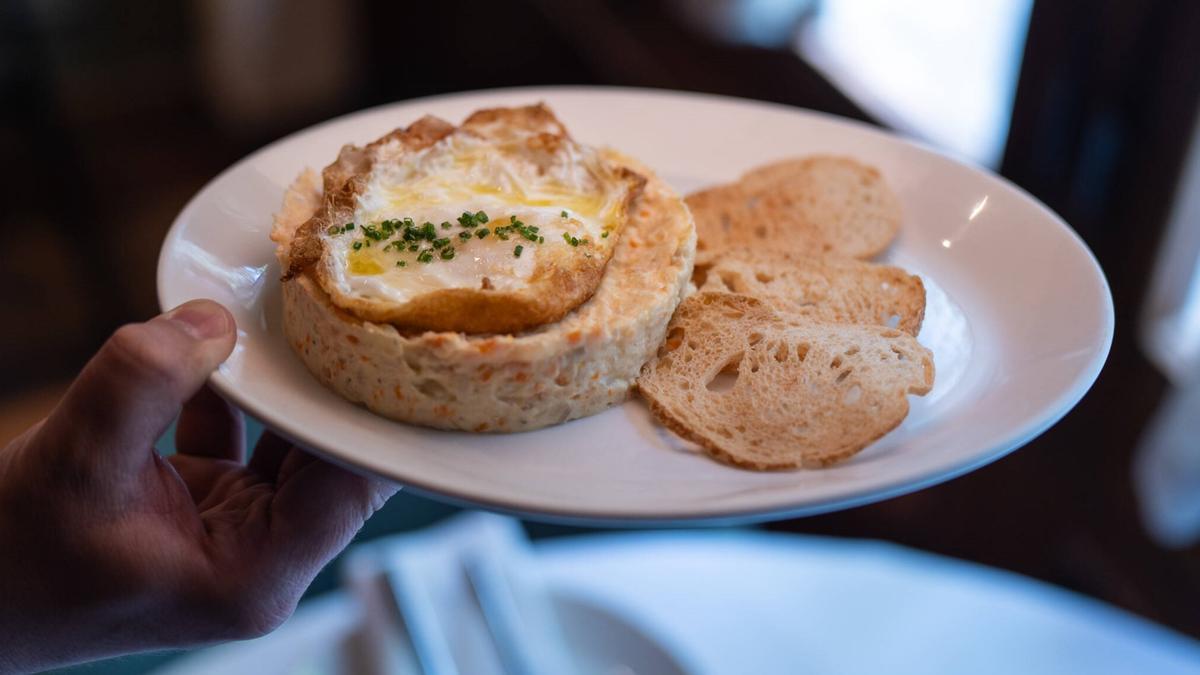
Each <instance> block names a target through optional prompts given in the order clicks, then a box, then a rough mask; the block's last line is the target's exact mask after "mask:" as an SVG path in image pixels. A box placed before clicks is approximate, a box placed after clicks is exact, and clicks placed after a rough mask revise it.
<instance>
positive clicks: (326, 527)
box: [270, 449, 399, 574]
mask: <svg viewBox="0 0 1200 675" xmlns="http://www.w3.org/2000/svg"><path fill="white" fill-rule="evenodd" d="M292 452H293V453H295V455H291V454H289V456H288V457H287V461H286V462H285V466H284V467H282V469H288V470H289V471H282V472H281V473H282V474H283V477H282V478H281V482H280V483H279V484H277V486H276V494H275V498H274V500H272V504H271V532H270V541H271V544H272V548H273V549H274V550H275V552H276V556H277V558H278V559H281V560H290V561H291V562H290V564H293V565H294V564H302V565H305V567H306V569H307V571H308V572H310V573H311V574H316V573H317V572H318V571H319V570H320V569H321V568H322V567H323V566H324V565H325V564H326V563H328V562H329V561H330V560H331V559H333V557H334V556H335V555H337V554H338V552H339V551H341V550H342V549H343V548H345V547H346V545H347V544H349V543H350V540H351V539H353V538H354V535H355V534H356V533H357V532H358V530H359V529H360V528H362V526H363V523H365V522H366V521H367V519H368V518H370V517H371V514H373V513H375V512H376V511H377V510H379V508H381V507H382V506H383V505H384V503H386V502H387V500H388V498H389V497H391V496H392V495H393V494H395V493H396V491H397V490H398V489H399V488H398V486H396V485H395V484H394V483H389V482H385V481H382V480H379V479H375V478H368V477H366V476H360V475H358V474H356V473H353V472H351V471H348V470H346V469H343V468H341V467H339V466H336V465H334V464H330V463H329V462H326V461H324V460H322V459H318V458H316V457H313V456H312V455H309V454H308V453H305V452H304V451H302V450H299V449H294V450H293V451H292ZM285 564H289V563H285Z"/></svg>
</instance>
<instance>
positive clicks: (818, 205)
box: [687, 156, 900, 265]
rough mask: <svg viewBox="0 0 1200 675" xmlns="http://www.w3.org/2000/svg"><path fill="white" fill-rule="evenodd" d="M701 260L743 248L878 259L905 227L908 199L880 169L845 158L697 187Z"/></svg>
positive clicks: (796, 162)
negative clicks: (904, 209) (904, 200)
mask: <svg viewBox="0 0 1200 675" xmlns="http://www.w3.org/2000/svg"><path fill="white" fill-rule="evenodd" d="M687 204H688V207H689V208H691V210H692V215H693V217H695V219H696V235H697V237H699V239H698V241H697V244H696V264H697V265H706V264H708V263H711V262H712V261H713V260H715V259H716V258H718V257H720V256H721V255H722V253H723V252H724V251H727V250H730V249H733V248H739V247H755V248H770V249H772V250H778V251H786V252H789V253H794V254H800V255H835V256H841V257H848V258H864V259H865V258H870V257H872V256H874V255H876V254H878V253H879V252H881V251H883V250H884V249H885V248H887V246H888V244H890V243H891V241H892V239H894V238H895V236H896V233H897V232H898V231H899V228H900V203H899V201H898V200H897V199H896V196H895V195H894V194H893V193H892V191H891V190H890V189H889V188H888V186H887V184H886V183H885V182H884V180H883V177H882V176H881V175H880V174H879V171H878V170H876V169H874V168H872V167H869V166H866V165H864V164H860V163H859V162H856V161H854V160H852V159H847V158H842V157H828V156H814V157H807V158H803V159H790V160H785V161H782V162H777V163H775V164H768V165H766V166H763V167H760V168H757V169H754V170H753V171H750V172H749V173H747V174H745V175H744V176H742V178H741V180H739V181H737V182H736V183H730V184H726V185H720V186H717V187H713V188H709V189H707V190H701V191H699V192H693V193H692V194H690V195H688V197H687Z"/></svg>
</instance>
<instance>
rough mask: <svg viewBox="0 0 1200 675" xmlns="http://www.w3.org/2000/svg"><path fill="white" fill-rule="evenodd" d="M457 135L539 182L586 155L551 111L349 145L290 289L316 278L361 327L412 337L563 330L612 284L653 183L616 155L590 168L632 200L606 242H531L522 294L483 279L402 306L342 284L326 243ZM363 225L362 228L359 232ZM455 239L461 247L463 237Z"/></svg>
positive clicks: (418, 128)
mask: <svg viewBox="0 0 1200 675" xmlns="http://www.w3.org/2000/svg"><path fill="white" fill-rule="evenodd" d="M456 134H464V135H469V136H471V137H472V138H475V139H483V140H484V141H485V142H486V143H488V144H489V145H488V147H489V148H491V152H493V153H501V154H503V155H504V156H505V157H506V158H511V161H512V162H514V163H516V162H522V163H524V166H525V167H526V168H528V167H533V169H534V170H537V171H539V172H540V171H542V170H543V168H544V167H546V166H549V165H551V164H553V163H554V162H560V163H561V162H563V161H582V160H577V159H576V158H577V156H578V152H579V150H578V148H579V147H581V146H578V145H577V144H576V143H575V142H574V141H573V140H571V138H570V137H569V136H568V135H567V132H566V130H565V129H564V127H563V126H562V124H561V123H560V122H559V121H558V120H557V119H556V118H555V117H554V115H553V113H552V112H550V110H549V109H548V108H546V107H545V106H544V105H535V106H528V107H524V108H498V109H492V110H481V111H479V112H476V113H474V114H473V115H471V116H470V117H469V118H468V119H467V120H466V121H465V122H463V124H462V126H461V127H455V126H453V125H451V124H450V123H448V122H445V121H443V120H440V119H438V118H435V117H424V118H422V119H420V120H418V121H417V122H415V123H414V124H412V125H411V126H409V127H407V128H405V129H397V130H396V131H393V132H391V133H389V134H388V135H386V136H384V137H382V138H380V139H378V140H376V141H374V142H372V143H370V144H368V145H366V146H364V147H358V146H353V145H348V146H346V147H344V148H343V149H342V151H341V153H340V154H339V156H338V158H337V160H336V161H335V162H334V163H332V164H330V165H329V166H328V167H326V168H325V170H324V172H323V181H322V182H323V197H322V202H321V205H320V207H319V208H318V210H317V211H316V213H315V214H314V215H313V217H312V218H311V219H310V220H309V221H308V222H306V223H305V224H304V225H302V226H301V227H300V228H299V229H298V231H297V232H296V233H295V237H294V238H293V239H292V240H291V244H290V247H289V250H288V259H287V264H286V266H285V270H286V272H285V274H284V276H283V281H284V283H291V282H292V281H294V280H295V279H296V278H298V277H299V276H301V275H305V274H307V275H310V276H311V277H312V278H313V279H314V280H315V281H316V282H317V283H318V284H319V285H320V287H321V288H322V290H324V291H325V292H326V293H327V294H328V295H329V297H330V300H331V302H332V303H333V304H334V305H335V306H337V307H338V308H339V309H341V310H343V311H345V312H347V313H349V314H351V315H353V316H355V317H357V318H358V319H361V320H366V321H372V322H376V323H388V324H392V325H393V326H396V327H397V328H398V329H400V330H403V331H424V330H432V331H457V332H463V333H469V334H481V333H517V332H520V331H523V330H528V329H531V328H535V327H537V326H541V325H545V324H550V323H553V322H555V321H558V320H559V319H561V318H562V317H563V316H564V315H566V314H567V313H568V312H570V311H571V310H572V309H575V308H576V307H578V306H579V305H580V304H581V303H583V302H584V301H586V300H587V299H588V298H590V297H591V296H592V294H593V293H594V292H595V290H596V288H597V287H598V285H599V284H600V281H601V279H602V277H603V276H604V270H605V266H606V265H607V264H608V261H609V258H610V257H611V255H612V253H613V250H614V249H615V247H616V244H617V242H618V241H619V239H620V236H621V233H622V231H623V229H624V226H625V224H626V222H627V221H628V212H629V210H630V209H631V208H632V207H633V205H634V203H635V201H636V200H637V198H638V195H639V194H640V192H641V190H642V188H643V186H644V185H645V182H646V180H645V178H644V177H643V176H642V175H640V174H638V173H637V172H635V171H634V170H632V169H631V168H629V167H628V166H625V165H623V164H621V163H620V162H619V161H617V160H616V159H615V154H611V153H604V152H599V153H598V155H597V157H598V159H597V160H596V161H595V162H594V163H593V164H588V165H587V167H586V168H587V171H588V173H587V174H586V176H587V177H588V179H589V180H595V181H601V182H603V184H605V185H609V186H614V187H613V188H612V189H616V190H620V191H621V194H622V195H623V196H622V198H621V199H620V201H619V204H618V206H617V208H616V209H615V212H614V215H613V216H612V218H611V227H610V228H609V230H608V231H607V234H606V236H605V237H604V238H599V237H594V238H593V240H591V241H588V242H587V245H586V246H578V247H572V246H567V245H565V244H564V243H563V241H562V240H560V239H558V238H557V237H552V238H550V240H548V241H545V242H543V243H541V244H536V245H535V244H532V243H530V242H528V241H526V242H523V243H524V244H525V248H526V249H527V250H526V254H527V257H531V256H534V255H536V266H535V267H534V268H533V270H532V273H531V275H530V276H529V278H528V279H527V280H525V282H524V283H523V284H522V285H520V286H518V287H499V286H497V285H495V284H493V283H492V280H490V279H489V278H488V277H487V276H486V275H485V276H482V277H480V278H476V279H474V280H473V281H472V283H471V285H469V286H467V285H457V286H454V285H451V286H441V287H432V288H431V289H430V290H427V291H423V292H421V293H418V294H415V295H413V296H412V297H407V298H405V299H404V300H403V301H397V300H395V299H393V298H388V297H377V296H365V295H363V294H361V293H356V292H354V291H353V289H348V288H346V287H345V284H339V283H338V280H337V279H336V278H335V277H334V276H333V275H332V270H333V269H334V267H335V265H334V261H333V260H332V259H331V257H330V256H331V255H332V253H331V248H330V245H329V243H328V241H329V239H328V236H327V235H326V233H327V231H328V230H330V229H331V228H333V229H336V228H337V227H338V226H341V225H342V224H344V223H348V222H354V221H355V213H356V209H358V208H359V206H360V198H361V196H362V195H363V194H364V193H365V190H366V189H367V186H368V184H369V181H370V180H371V178H372V176H373V175H374V174H373V172H376V171H386V170H388V168H389V167H393V166H395V165H396V164H398V163H400V162H403V161H405V160H406V159H409V158H411V157H413V156H414V153H420V152H422V151H425V150H427V149H431V148H434V146H435V145H436V144H438V143H439V142H441V141H443V140H444V139H446V140H448V139H449V138H450V137H451V136H454V135H456ZM439 147H441V146H439ZM564 158H566V159H565V160H564ZM485 187H487V188H489V189H499V187H498V186H485ZM461 210H462V209H459V212H461ZM565 213H566V210H564V214H565ZM493 215H496V214H493ZM445 217H446V218H447V219H453V217H454V216H453V215H446V216H445ZM364 224H365V223H360V224H359V225H358V230H357V231H361V230H362V225H364ZM439 232H441V231H440V230H439ZM446 234H447V235H448V236H451V237H453V236H454V235H455V234H457V232H456V231H447V232H446ZM455 242H456V243H457V240H455ZM473 242H474V240H469V241H468V242H467V243H468V244H471V243H473ZM365 243H368V244H369V243H370V242H365ZM515 243H518V242H514V244H515ZM475 245H482V244H475ZM510 248H511V246H510ZM535 249H536V251H535ZM388 264H389V265H390V264H391V263H388ZM438 264H440V263H438ZM424 271H425V270H424V268H423V266H422V265H410V266H409V267H408V269H407V270H406V272H405V273H406V274H410V275H419V274H422V273H424Z"/></svg>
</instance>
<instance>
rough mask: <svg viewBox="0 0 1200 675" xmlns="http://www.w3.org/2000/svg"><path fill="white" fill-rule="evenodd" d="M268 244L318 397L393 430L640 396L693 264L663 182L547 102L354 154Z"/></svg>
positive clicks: (300, 195) (565, 410) (426, 123)
mask: <svg viewBox="0 0 1200 675" xmlns="http://www.w3.org/2000/svg"><path fill="white" fill-rule="evenodd" d="M271 238H272V240H274V241H275V242H276V244H277V248H276V253H277V256H278V257H279V260H280V263H281V267H282V269H283V270H284V275H283V283H282V287H283V288H282V292H283V325H284V333H285V335H286V337H287V340H288V342H289V343H290V345H291V347H292V349H293V350H294V351H295V352H296V353H297V354H298V355H299V357H300V358H301V360H302V361H303V362H304V364H305V365H306V366H307V367H308V369H309V370H310V371H311V372H312V373H313V374H314V375H315V376H316V377H317V378H318V379H319V380H320V381H321V382H322V383H324V384H325V385H326V386H327V387H329V388H331V389H332V390H333V391H335V392H336V393H338V394H339V395H341V396H342V397H344V398H346V399H348V400H350V401H352V402H356V403H362V404H363V405H365V406H366V407H367V408H369V409H370V410H372V411H374V412H376V413H378V414H380V415H384V416H386V417H390V418H392V419H396V420H400V421H404V422H410V423H414V424H421V425H426V426H431V427H437V428H442V429H461V430H467V431H477V432H492V431H522V430H529V429H536V428H539V427H543V426H546V425H550V424H556V423H559V422H563V421H565V420H568V419H573V418H576V417H582V416H585V415H591V414H594V413H596V412H599V411H601V410H603V409H605V408H607V407H609V406H611V405H613V404H615V403H618V402H620V401H623V400H625V399H626V398H627V397H628V395H629V392H630V389H631V388H632V386H633V383H634V381H635V380H636V378H637V376H638V373H639V371H640V369H641V367H642V365H643V364H644V363H645V362H646V361H647V360H648V359H650V358H651V357H652V356H653V355H654V353H655V351H656V350H657V349H658V346H659V345H660V344H661V343H662V339H663V335H664V334H665V331H666V325H667V322H668V321H669V320H670V317H671V314H672V312H673V311H674V309H675V307H676V305H677V304H678V303H679V301H680V299H681V297H682V295H683V293H684V291H685V290H686V288H687V285H688V281H689V279H690V277H691V274H692V262H693V258H694V253H695V228H694V226H693V222H692V217H691V215H690V213H689V212H688V209H687V207H686V206H685V205H684V203H683V200H682V199H681V198H680V197H679V196H678V195H677V194H676V193H675V192H674V191H673V190H672V189H671V188H670V187H669V186H668V185H667V184H666V183H665V182H663V181H662V180H661V179H660V178H658V177H657V176H656V175H655V174H654V172H653V171H652V170H650V169H649V168H647V167H645V166H643V165H641V164H640V163H638V162H637V161H636V160H634V159H631V158H629V157H626V156H623V155H621V154H619V153H617V152H615V151H611V150H605V149H596V148H592V147H589V146H586V145H583V144H581V143H578V142H577V141H575V140H574V139H572V138H571V137H570V136H569V135H568V134H567V132H566V129H565V128H564V127H563V125H562V124H561V123H560V122H559V121H558V120H557V119H556V118H555V117H554V115H553V113H552V112H551V111H550V110H549V109H548V108H546V107H545V106H542V105H536V106H529V107H524V108H502V109H493V110H484V111H479V112H476V113H475V114H473V115H471V116H470V117H468V118H467V120H466V121H465V122H464V123H463V124H462V125H461V126H458V127H455V126H453V125H452V124H450V123H449V122H446V121H443V120H439V119H437V118H433V117H426V118H423V119H421V120H419V121H417V122H416V123H414V124H412V125H411V126H409V127H407V128H404V129H398V130H396V131H394V132H392V133H390V134H387V135H386V136H384V137H382V138H380V139H379V140H377V141H374V142H372V143H370V144H368V145H366V146H362V147H359V146H347V147H345V148H343V150H342V151H341V153H340V155H339V156H338V158H337V161H335V162H334V163H333V164H331V165H329V166H328V167H326V169H325V170H324V171H323V173H322V176H321V177H320V178H318V176H317V175H316V174H315V173H313V172H312V171H308V172H305V173H304V174H301V176H300V177H299V178H297V180H296V181H295V182H294V183H293V184H292V185H291V186H290V187H289V189H288V190H287V193H286V194H285V197H284V203H283V207H282V209H281V210H280V212H279V213H278V214H277V215H276V217H275V223H274V227H273V228H272V233H271ZM414 247H415V248H414Z"/></svg>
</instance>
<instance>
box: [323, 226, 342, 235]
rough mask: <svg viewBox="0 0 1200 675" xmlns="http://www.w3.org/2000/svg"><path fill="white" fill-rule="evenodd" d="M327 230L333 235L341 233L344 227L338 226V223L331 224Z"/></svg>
mask: <svg viewBox="0 0 1200 675" xmlns="http://www.w3.org/2000/svg"><path fill="white" fill-rule="evenodd" d="M325 232H326V233H328V234H329V235H330V236H333V235H335V234H341V233H342V228H340V227H338V226H337V225H330V226H329V229H327V230H325Z"/></svg>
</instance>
